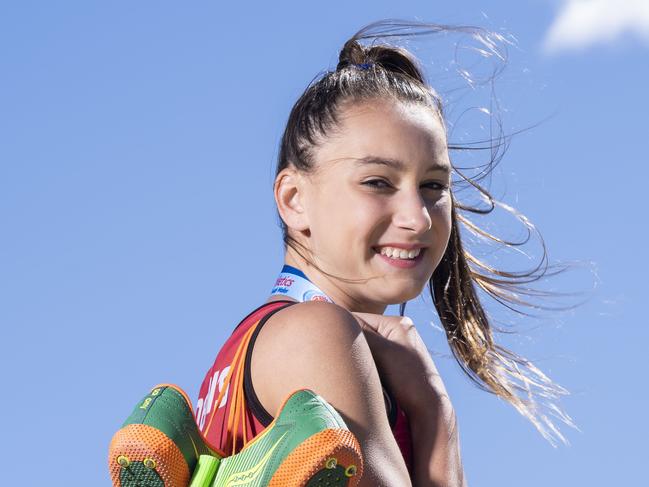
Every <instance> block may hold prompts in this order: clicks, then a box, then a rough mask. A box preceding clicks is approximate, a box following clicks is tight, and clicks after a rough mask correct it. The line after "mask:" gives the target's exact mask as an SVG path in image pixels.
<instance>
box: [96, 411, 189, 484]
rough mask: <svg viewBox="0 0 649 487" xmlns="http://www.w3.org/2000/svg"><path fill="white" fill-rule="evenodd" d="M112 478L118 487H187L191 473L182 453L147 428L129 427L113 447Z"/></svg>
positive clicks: (112, 444) (114, 442)
mask: <svg viewBox="0 0 649 487" xmlns="http://www.w3.org/2000/svg"><path fill="white" fill-rule="evenodd" d="M109 451H110V459H111V462H110V465H109V469H110V476H111V479H112V480H113V485H114V486H119V487H136V486H137V487H140V486H141V487H187V485H188V484H189V477H190V472H189V468H188V466H187V462H186V461H185V458H184V457H183V455H182V453H181V452H180V449H179V448H178V447H177V446H176V444H175V443H174V442H173V441H171V440H170V439H169V438H168V437H167V435H165V434H164V433H162V432H161V431H160V430H158V429H156V428H153V427H151V426H148V425H146V424H129V425H128V426H125V427H124V428H122V429H120V430H119V431H118V432H117V433H115V435H114V436H113V439H112V441H111V443H110V447H109Z"/></svg>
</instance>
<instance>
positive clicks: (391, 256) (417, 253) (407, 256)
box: [372, 247, 426, 263]
mask: <svg viewBox="0 0 649 487" xmlns="http://www.w3.org/2000/svg"><path fill="white" fill-rule="evenodd" d="M372 250H374V252H376V253H377V254H378V255H379V256H380V257H382V258H383V259H388V260H390V261H394V262H404V263H405V262H415V261H419V260H421V258H422V256H423V255H424V252H426V248H425V247H422V248H419V249H416V250H411V251H408V250H405V249H392V248H389V249H388V250H386V249H385V248H378V247H372ZM397 250H399V251H397ZM411 256H412V257H411Z"/></svg>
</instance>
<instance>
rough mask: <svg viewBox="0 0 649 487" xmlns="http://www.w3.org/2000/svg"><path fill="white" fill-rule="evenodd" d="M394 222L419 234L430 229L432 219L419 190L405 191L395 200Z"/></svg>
mask: <svg viewBox="0 0 649 487" xmlns="http://www.w3.org/2000/svg"><path fill="white" fill-rule="evenodd" d="M394 224H395V225H396V226H398V227H399V228H403V229H405V230H410V231H412V232H415V233H417V234H421V233H425V232H427V231H428V230H430V228H431V225H432V221H431V218H430V213H429V212H428V208H427V206H426V203H425V202H424V200H423V199H422V197H421V195H420V194H419V191H415V192H407V193H406V192H404V193H403V196H402V197H401V198H397V200H396V201H395V211H394Z"/></svg>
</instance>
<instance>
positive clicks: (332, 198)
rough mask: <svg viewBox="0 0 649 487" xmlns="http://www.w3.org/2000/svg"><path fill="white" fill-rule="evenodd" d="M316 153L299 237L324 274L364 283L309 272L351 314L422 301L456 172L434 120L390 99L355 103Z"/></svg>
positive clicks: (306, 179) (446, 226)
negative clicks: (397, 253)
mask: <svg viewBox="0 0 649 487" xmlns="http://www.w3.org/2000/svg"><path fill="white" fill-rule="evenodd" d="M314 155H315V171H313V172H312V173H310V174H308V175H303V176H302V177H301V181H302V182H301V186H302V187H301V204H302V205H303V210H304V216H305V219H306V221H307V223H306V225H307V226H308V229H307V231H303V232H300V235H299V238H300V239H301V241H302V243H303V244H305V245H306V246H307V247H308V248H309V249H310V250H311V251H312V254H313V257H314V258H315V262H316V263H317V264H318V266H319V267H321V268H322V269H323V270H325V271H326V272H328V273H330V274H333V275H335V276H340V277H344V278H349V279H367V281H365V282H362V283H348V282H344V281H339V280H329V278H326V277H323V275H322V274H320V273H319V272H318V271H317V270H315V269H314V268H313V267H311V266H305V265H300V267H301V268H302V270H304V271H305V272H306V273H307V275H308V276H309V277H310V278H311V280H312V281H314V282H315V283H316V284H317V285H318V286H319V287H320V288H321V289H322V290H323V291H324V292H325V293H327V294H328V295H329V296H331V297H332V299H333V300H334V302H336V303H339V304H341V305H343V306H345V307H347V308H348V309H350V310H352V311H363V310H366V311H370V312H380V313H383V312H384V310H385V306H386V305H388V304H396V303H401V302H404V301H407V300H409V299H412V298H414V297H416V296H418V295H419V293H421V291H422V289H423V288H424V286H425V285H426V284H427V282H428V280H429V279H430V278H431V276H432V274H433V271H434V270H435V268H436V267H437V265H438V263H439V261H440V260H441V258H442V256H443V254H444V251H445V249H446V245H447V243H448V240H449V236H450V231H451V192H450V173H451V164H450V161H449V157H448V150H447V144H446V134H445V131H444V127H443V125H442V123H441V122H440V120H439V118H438V116H437V114H435V113H434V112H433V111H432V110H431V109H427V108H425V107H422V106H419V105H414V104H404V103H402V102H397V101H388V100H376V101H371V102H365V103H361V104H355V105H351V106H349V107H347V108H345V109H341V111H340V130H339V131H338V130H334V131H332V132H331V135H330V136H329V137H328V138H327V140H326V141H325V142H324V143H323V144H322V145H320V146H319V147H318V148H317V149H316V150H315V154H314ZM293 235H294V236H295V233H293ZM395 249H396V250H395ZM408 251H414V253H415V254H416V253H417V252H419V254H418V255H416V257H414V258H410V256H409V255H408V256H407V255H406V254H407V253H408ZM394 252H399V255H394ZM386 254H387V255H386ZM412 254H413V252H410V255H412ZM401 256H403V257H406V258H399V257H401ZM296 263H298V264H300V263H299V262H296Z"/></svg>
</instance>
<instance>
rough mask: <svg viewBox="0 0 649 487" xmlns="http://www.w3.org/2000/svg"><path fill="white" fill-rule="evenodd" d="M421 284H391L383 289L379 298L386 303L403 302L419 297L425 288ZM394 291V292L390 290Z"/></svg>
mask: <svg viewBox="0 0 649 487" xmlns="http://www.w3.org/2000/svg"><path fill="white" fill-rule="evenodd" d="M424 288H425V285H421V286H396V285H395V286H390V287H385V288H383V289H381V291H380V294H381V296H380V298H379V300H380V301H381V302H382V303H385V304H386V305H391V304H401V303H405V302H406V301H410V300H411V299H415V298H416V297H418V296H419V295H420V294H421V293H422V291H423V290H424ZM390 291H392V292H390Z"/></svg>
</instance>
